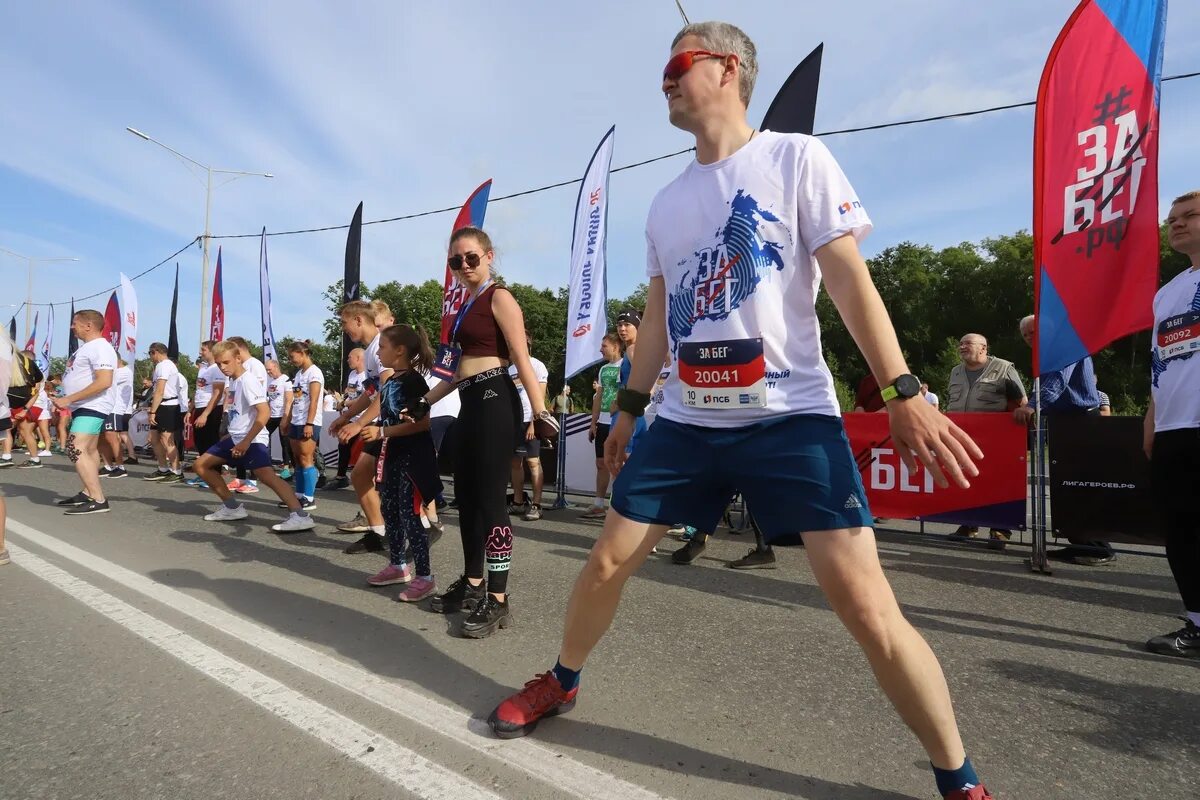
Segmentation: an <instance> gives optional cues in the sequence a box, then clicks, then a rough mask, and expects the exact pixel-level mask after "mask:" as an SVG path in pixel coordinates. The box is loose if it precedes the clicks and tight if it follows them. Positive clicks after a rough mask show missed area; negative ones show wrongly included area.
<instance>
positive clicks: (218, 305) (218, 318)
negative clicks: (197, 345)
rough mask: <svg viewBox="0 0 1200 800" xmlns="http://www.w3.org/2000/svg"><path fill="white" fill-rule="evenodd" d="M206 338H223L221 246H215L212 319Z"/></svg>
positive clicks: (223, 304)
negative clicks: (215, 264)
mask: <svg viewBox="0 0 1200 800" xmlns="http://www.w3.org/2000/svg"><path fill="white" fill-rule="evenodd" d="M208 338H210V339H212V340H213V341H214V342H219V341H221V340H222V339H224V338H225V293H224V292H223V291H222V290H221V248H220V247H218V248H217V272H216V274H215V275H214V276H213V293H212V321H211V322H210V323H209V325H208Z"/></svg>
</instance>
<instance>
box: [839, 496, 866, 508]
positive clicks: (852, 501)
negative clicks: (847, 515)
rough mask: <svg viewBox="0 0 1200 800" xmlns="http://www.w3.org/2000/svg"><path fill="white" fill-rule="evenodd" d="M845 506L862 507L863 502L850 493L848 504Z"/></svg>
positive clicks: (847, 499)
mask: <svg viewBox="0 0 1200 800" xmlns="http://www.w3.org/2000/svg"><path fill="white" fill-rule="evenodd" d="M843 508H862V503H860V502H858V498H857V497H855V496H854V495H850V496H849V497H847V498H846V505H845V506H843Z"/></svg>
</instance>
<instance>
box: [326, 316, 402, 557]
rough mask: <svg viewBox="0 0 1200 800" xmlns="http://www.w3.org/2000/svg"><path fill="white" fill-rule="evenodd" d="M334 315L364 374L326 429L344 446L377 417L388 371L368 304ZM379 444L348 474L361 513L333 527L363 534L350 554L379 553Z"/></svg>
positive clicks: (367, 450) (366, 448)
mask: <svg viewBox="0 0 1200 800" xmlns="http://www.w3.org/2000/svg"><path fill="white" fill-rule="evenodd" d="M338 313H339V315H340V316H341V319H342V330H343V331H344V332H345V333H346V335H347V336H349V337H350V338H351V339H353V340H354V341H356V342H358V343H359V344H361V345H364V346H365V349H364V350H363V371H364V372H366V374H367V380H366V382H365V384H364V386H365V391H364V392H363V394H362V395H360V396H359V398H358V399H357V400H355V401H354V402H353V403H350V404H349V405H347V406H346V407H345V408H344V409H343V410H342V413H341V415H340V416H339V417H338V418H337V419H335V420H334V421H333V423H332V424H331V425H330V426H329V432H330V433H331V434H334V435H336V436H337V437H338V441H340V442H342V443H343V444H345V443H347V442H350V441H352V440H353V439H354V437H355V436H358V434H359V432H360V431H362V428H363V425H365V424H370V423H371V422H373V421H374V420H375V418H376V417H378V416H379V387H380V386H382V385H383V384H384V383H385V382H386V381H387V379H388V378H390V377H391V375H392V370H390V369H385V368H384V366H383V364H381V363H380V362H379V326H378V325H377V313H376V309H375V308H374V307H373V306H372V304H371V303H368V302H366V301H364V300H351V301H350V302H349V303H346V304H345V305H344V306H342V307H341V309H340V310H339V311H338ZM382 444H383V440H381V439H376V440H374V441H372V442H368V443H367V444H366V445H365V446H364V447H363V449H362V452H361V453H360V454H359V456H358V460H357V461H356V462H355V464H354V469H353V470H352V471H351V472H350V483H351V484H353V486H354V491H355V492H356V493H357V494H358V502H359V505H360V506H361V507H362V512H361V513H359V514H356V515H355V517H354V519H352V520H350V521H349V522H343V523H342V524H341V525H338V526H337V530H339V531H341V532H342V533H362V534H363V535H362V537H361V538H360V539H359V540H358V541H357V542H355V543H354V544H352V545H350V546H349V547H347V548H346V552H347V553H350V554H355V553H367V552H379V551H381V550H383V536H384V527H383V511H382V509H381V508H380V504H379V492H378V491H376V489H375V463H376V460H377V459H378V458H379V453H380V448H381V446H382Z"/></svg>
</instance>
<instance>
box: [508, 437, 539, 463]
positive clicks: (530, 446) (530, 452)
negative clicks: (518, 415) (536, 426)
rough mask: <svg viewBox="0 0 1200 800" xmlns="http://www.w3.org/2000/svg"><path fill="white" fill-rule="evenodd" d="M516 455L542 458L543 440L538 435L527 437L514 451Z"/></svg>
mask: <svg viewBox="0 0 1200 800" xmlns="http://www.w3.org/2000/svg"><path fill="white" fill-rule="evenodd" d="M514 454H515V455H518V456H520V457H521V458H541V456H542V440H541V439H539V438H537V437H536V436H535V437H533V438H532V439H526V440H525V441H523V442H521V443H520V444H519V445H517V449H516V450H515V451H514Z"/></svg>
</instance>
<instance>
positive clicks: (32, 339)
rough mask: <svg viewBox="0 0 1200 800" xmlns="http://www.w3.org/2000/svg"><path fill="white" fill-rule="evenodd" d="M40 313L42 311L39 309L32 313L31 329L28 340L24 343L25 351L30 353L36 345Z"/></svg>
mask: <svg viewBox="0 0 1200 800" xmlns="http://www.w3.org/2000/svg"><path fill="white" fill-rule="evenodd" d="M41 315H42V312H40V311H38V312H36V313H34V315H33V331H32V332H31V333H30V334H29V341H28V342H26V343H25V352H27V353H32V352H33V349H34V348H35V347H37V326H38V317H40V316H41Z"/></svg>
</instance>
